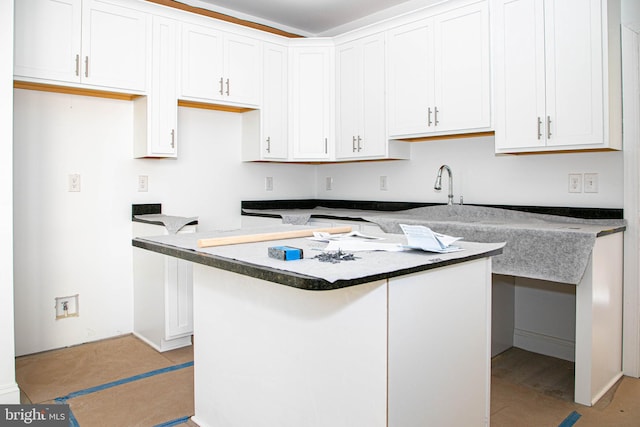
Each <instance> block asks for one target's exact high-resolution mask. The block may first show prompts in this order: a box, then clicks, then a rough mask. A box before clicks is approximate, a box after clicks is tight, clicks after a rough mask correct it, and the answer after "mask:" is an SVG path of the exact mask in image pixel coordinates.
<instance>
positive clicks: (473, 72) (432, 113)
mask: <svg viewBox="0 0 640 427" xmlns="http://www.w3.org/2000/svg"><path fill="white" fill-rule="evenodd" d="M488 13H489V12H488V6H487V4H486V3H485V2H478V3H474V4H471V5H469V6H465V7H460V8H457V9H453V10H452V11H450V12H446V13H443V14H440V15H436V16H433V17H431V18H427V19H424V20H421V21H418V22H414V23H411V24H407V25H403V26H401V27H397V28H394V29H392V30H390V31H389V32H388V43H389V49H388V52H389V55H388V59H387V64H388V67H389V83H388V95H387V102H388V109H387V114H388V115H389V134H390V135H391V137H392V138H406V137H419V136H430V135H445V134H456V133H469V132H475V131H482V130H487V129H489V128H490V127H491V90H490V86H491V76H490V66H489V61H490V53H489V16H488Z"/></svg>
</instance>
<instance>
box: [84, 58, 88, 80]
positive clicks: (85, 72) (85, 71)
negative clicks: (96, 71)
mask: <svg viewBox="0 0 640 427" xmlns="http://www.w3.org/2000/svg"><path fill="white" fill-rule="evenodd" d="M84 76H85V77H89V57H88V56H85V57H84Z"/></svg>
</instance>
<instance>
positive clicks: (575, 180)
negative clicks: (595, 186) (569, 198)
mask: <svg viewBox="0 0 640 427" xmlns="http://www.w3.org/2000/svg"><path fill="white" fill-rule="evenodd" d="M569 193H582V174H581V173H570V174H569Z"/></svg>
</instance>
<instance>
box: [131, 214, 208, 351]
mask: <svg viewBox="0 0 640 427" xmlns="http://www.w3.org/2000/svg"><path fill="white" fill-rule="evenodd" d="M195 231H196V226H195V225H188V226H185V227H183V228H182V230H180V232H179V233H193V232H195ZM161 234H167V233H166V229H165V227H164V226H160V225H154V224H146V223H139V222H134V223H133V235H134V237H144V236H152V235H155V236H158V235H161ZM133 333H134V334H135V335H136V336H137V337H138V338H140V339H142V340H143V341H145V342H146V343H147V344H149V345H151V346H152V347H153V348H155V349H156V350H158V351H161V352H162V351H167V350H173V349H175V348H180V347H185V346H188V345H191V335H192V334H193V266H192V263H191V262H188V261H184V260H181V259H178V258H173V257H169V256H166V255H162V254H159V253H157V252H152V251H147V250H144V249H140V248H136V247H134V248H133Z"/></svg>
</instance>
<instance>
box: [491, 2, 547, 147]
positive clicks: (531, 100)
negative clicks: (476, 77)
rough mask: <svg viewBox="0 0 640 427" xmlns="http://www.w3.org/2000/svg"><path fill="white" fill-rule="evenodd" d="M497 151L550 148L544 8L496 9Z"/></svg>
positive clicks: (510, 6) (515, 4) (512, 4)
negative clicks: (545, 121)
mask: <svg viewBox="0 0 640 427" xmlns="http://www.w3.org/2000/svg"><path fill="white" fill-rule="evenodd" d="M493 10H494V21H493V22H494V29H495V32H496V43H495V58H496V61H495V67H494V68H495V85H496V91H495V96H496V102H495V106H496V137H495V141H496V150H501V149H503V148H518V149H519V148H537V147H544V146H545V138H544V136H543V135H544V129H543V119H544V117H545V59H544V4H543V3H542V2H541V1H539V0H513V1H509V2H502V1H500V2H499V3H496V4H495V7H494V9H493Z"/></svg>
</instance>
